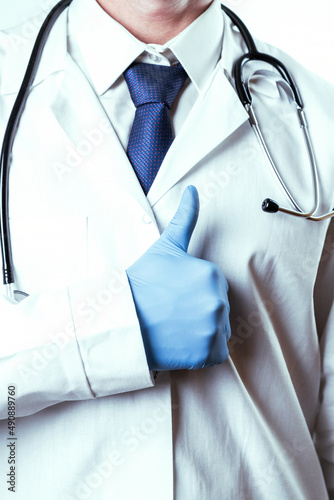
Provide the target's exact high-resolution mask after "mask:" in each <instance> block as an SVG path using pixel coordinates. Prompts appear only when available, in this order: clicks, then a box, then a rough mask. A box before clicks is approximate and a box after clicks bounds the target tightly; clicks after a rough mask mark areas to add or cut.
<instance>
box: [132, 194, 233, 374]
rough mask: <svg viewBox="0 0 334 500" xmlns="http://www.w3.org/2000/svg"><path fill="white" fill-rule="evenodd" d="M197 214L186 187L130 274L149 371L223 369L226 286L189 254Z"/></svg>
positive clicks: (221, 277) (209, 267)
mask: <svg viewBox="0 0 334 500" xmlns="http://www.w3.org/2000/svg"><path fill="white" fill-rule="evenodd" d="M198 213H199V199H198V193H197V189H196V188H195V187H194V186H188V187H187V188H186V190H185V191H184V193H183V196H182V199H181V202H180V205H179V208H178V210H177V212H176V214H175V215H174V218H173V219H172V220H171V222H170V223H169V225H168V227H167V228H166V229H165V231H164V232H163V234H162V235H161V236H160V238H159V240H157V241H156V242H155V243H154V244H153V245H152V246H151V247H150V248H149V249H148V250H147V251H146V252H145V253H144V254H143V255H142V256H141V257H140V258H139V259H138V260H137V261H136V262H135V263H134V264H133V265H132V266H131V267H129V269H127V271H126V272H127V275H128V279H129V283H130V286H131V290H132V295H133V298H134V302H135V305H136V310H137V316H138V319H139V323H140V327H141V332H142V336H143V341H144V346H145V351H146V356H147V360H148V365H149V367H150V369H151V370H157V371H163V370H180V369H197V368H203V367H205V366H213V365H216V364H220V363H223V362H224V361H225V360H226V359H227V357H228V349H227V345H226V343H227V340H228V339H229V337H230V324H229V303H228V298H227V289H228V286H227V282H226V279H225V277H224V275H223V273H222V272H221V271H220V269H219V267H218V266H217V265H215V264H212V263H211V262H208V261H205V260H201V259H197V258H195V257H192V256H190V255H188V254H187V249H188V245H189V241H190V238H191V235H192V232H193V230H194V228H195V225H196V222H197V218H198Z"/></svg>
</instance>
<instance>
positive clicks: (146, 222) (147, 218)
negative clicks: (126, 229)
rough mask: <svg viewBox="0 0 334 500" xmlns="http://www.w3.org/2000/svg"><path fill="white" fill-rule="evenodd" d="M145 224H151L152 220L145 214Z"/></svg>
mask: <svg viewBox="0 0 334 500" xmlns="http://www.w3.org/2000/svg"><path fill="white" fill-rule="evenodd" d="M143 222H144V224H151V222H152V219H151V218H150V217H149V216H148V215H147V214H145V215H144V216H143Z"/></svg>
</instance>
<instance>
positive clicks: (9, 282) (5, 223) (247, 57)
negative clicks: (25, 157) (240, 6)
mask: <svg viewBox="0 0 334 500" xmlns="http://www.w3.org/2000/svg"><path fill="white" fill-rule="evenodd" d="M71 2H72V0H61V1H60V2H59V3H58V4H57V5H56V6H55V7H54V8H53V9H52V10H51V12H50V13H49V15H48V16H47V17H46V19H45V21H44V23H43V25H42V27H41V29H40V31H39V33H38V36H37V39H36V42H35V44H34V48H33V51H32V53H31V56H30V60H29V63H28V66H27V70H26V73H25V76H24V79H23V82H22V84H21V88H20V90H19V93H18V96H17V98H16V101H15V103H14V106H13V109H12V112H11V114H10V117H9V121H8V124H7V128H6V131H5V135H4V140H3V144H2V150H1V156H0V189H1V194H0V196H1V214H0V237H1V252H2V262H3V283H4V285H5V286H6V290H7V295H9V296H10V297H14V295H15V297H16V298H17V296H18V295H20V294H21V295H22V296H26V295H27V294H25V293H24V292H20V291H17V290H14V268H13V259H12V251H11V239H10V228H9V217H8V205H9V204H8V201H9V170H10V164H11V155H12V148H13V143H14V138H15V135H16V131H17V128H18V124H19V121H20V118H21V115H22V113H23V110H24V107H25V103H26V101H27V98H28V95H29V91H30V88H31V85H32V84H33V81H34V78H35V75H36V72H37V69H38V66H39V62H40V59H41V56H42V52H43V49H44V46H45V43H46V40H47V38H48V36H49V33H50V31H51V29H52V26H53V25H54V23H55V21H56V20H57V18H58V17H59V15H60V14H61V13H62V12H63V10H64V9H66V7H68V6H69V5H70V3H71ZM221 8H222V9H223V11H224V12H225V13H226V14H227V15H228V16H229V17H230V19H231V20H232V22H233V23H234V24H235V25H236V27H237V28H238V30H239V32H240V34H241V36H242V37H243V39H244V41H245V43H246V46H247V49H248V52H247V53H246V54H244V55H242V56H241V57H240V58H239V59H238V60H237V61H236V62H235V63H234V67H233V77H234V82H235V88H236V92H237V94H238V97H239V99H240V101H241V102H242V104H243V106H244V108H245V110H246V111H247V113H248V115H249V121H250V124H251V126H252V128H253V130H254V132H255V135H256V137H257V139H258V141H259V144H260V146H261V148H262V150H263V151H264V154H265V155H266V158H267V159H268V162H269V165H270V167H271V169H272V171H273V173H274V175H275V177H276V179H277V181H278V183H279V185H280V187H281V188H282V190H283V192H284V193H285V195H286V196H287V198H288V200H289V201H290V203H291V205H292V207H293V208H292V209H291V208H290V209H289V208H284V207H281V206H279V205H278V203H276V202H275V201H274V200H271V199H270V198H266V199H265V200H264V201H263V203H262V210H263V211H265V212H269V213H275V212H278V211H280V212H284V213H286V214H290V215H296V216H298V217H304V218H307V219H310V220H313V221H321V220H324V219H327V218H328V217H333V216H334V211H330V212H328V213H326V214H323V215H321V216H317V217H315V216H314V214H315V212H316V211H317V210H318V208H319V179H318V169H317V164H316V159H315V155H314V151H313V147H312V143H311V139H310V135H309V132H308V127H307V122H306V118H305V115H304V111H303V102H302V100H301V97H300V94H299V92H298V89H297V87H296V85H295V83H294V81H293V79H292V77H291V75H290V74H289V72H288V70H287V69H286V68H285V66H284V65H283V64H282V63H281V62H280V61H279V60H278V59H276V58H275V57H272V56H270V55H268V54H264V53H261V52H258V50H257V48H256V45H255V42H254V40H253V38H252V36H251V34H250V33H249V31H248V29H247V28H246V26H245V24H244V23H243V22H242V21H241V19H240V18H239V17H238V16H237V15H236V14H234V12H232V11H231V10H230V9H229V8H228V7H226V6H224V5H221ZM249 61H262V62H265V63H268V64H270V65H271V66H273V67H274V68H275V69H276V70H277V71H278V73H279V74H280V75H281V77H282V78H283V80H284V81H285V82H286V84H287V85H288V86H289V88H290V91H291V93H292V97H293V100H294V103H295V105H296V110H297V115H298V119H299V123H300V127H301V129H302V131H303V135H304V139H305V145H306V148H307V152H308V157H309V161H310V164H311V171H312V179H313V187H314V202H313V207H312V209H311V210H309V211H308V212H305V211H303V210H302V209H301V208H300V206H299V205H298V203H297V202H296V200H295V198H294V197H293V195H292V194H291V191H290V190H289V189H288V187H287V185H286V184H285V182H284V180H283V179H282V177H281V176H280V173H279V172H278V170H277V167H276V165H275V163H274V161H273V159H272V156H271V154H270V151H269V149H268V147H267V145H266V142H265V140H264V137H263V134H262V132H261V129H260V126H259V123H258V121H257V118H256V115H255V111H254V109H253V106H252V96H251V93H250V90H249V85H248V83H249V79H247V81H246V82H245V80H244V75H243V72H244V67H245V65H246V64H247V63H248V62H249Z"/></svg>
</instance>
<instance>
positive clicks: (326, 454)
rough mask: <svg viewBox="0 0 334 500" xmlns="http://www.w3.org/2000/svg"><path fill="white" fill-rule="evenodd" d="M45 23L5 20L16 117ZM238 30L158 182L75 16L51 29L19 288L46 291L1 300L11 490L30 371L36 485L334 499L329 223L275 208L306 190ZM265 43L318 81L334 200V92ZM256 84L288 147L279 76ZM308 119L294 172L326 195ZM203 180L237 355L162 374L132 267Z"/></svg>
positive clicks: (316, 128)
mask: <svg viewBox="0 0 334 500" xmlns="http://www.w3.org/2000/svg"><path fill="white" fill-rule="evenodd" d="M32 38H33V37H31V38H29V37H28V38H25V39H24V38H22V31H20V28H18V29H17V30H14V31H13V32H12V33H11V34H9V35H8V34H7V35H4V34H1V40H0V41H1V48H0V55H1V62H0V67H1V73H2V78H1V82H0V85H1V86H0V92H1V94H0V111H1V120H2V121H1V123H2V125H1V131H3V123H4V122H5V121H6V119H7V118H8V114H9V112H10V109H11V106H12V104H13V102H14V98H15V96H16V93H17V91H18V88H19V84H20V82H21V79H22V76H23V72H24V69H25V67H26V62H27V58H28V54H29V53H30V51H31V46H32V42H33V39H32ZM223 45H224V48H223V55H222V60H221V62H220V63H219V64H218V65H217V68H216V71H215V73H214V75H213V76H212V79H211V80H210V82H209V84H208V87H207V90H206V91H205V92H203V93H202V94H201V96H200V98H199V99H198V101H197V103H196V104H195V106H194V107H193V109H192V111H191V113H190V115H189V117H188V119H187V121H186V123H185V124H184V126H183V128H182V130H181V132H180V133H179V134H178V136H177V138H176V140H175V141H174V143H173V145H172V147H171V148H170V150H169V152H168V154H167V156H166V158H165V161H164V163H163V165H162V167H161V169H160V171H159V173H158V175H157V178H156V180H155V182H154V184H153V186H152V188H151V190H150V192H149V194H148V196H147V198H146V197H145V195H144V194H143V192H142V190H141V188H140V186H139V184H138V181H137V179H136V176H135V174H134V172H133V170H132V168H131V166H130V164H129V162H128V160H127V157H126V154H125V152H124V150H123V148H122V147H121V145H120V143H119V140H118V138H117V136H116V134H115V132H114V130H113V128H112V126H111V125H110V123H109V122H108V119H107V117H106V115H105V112H104V110H103V108H102V107H101V105H100V103H99V101H98V98H97V97H96V95H95V93H94V91H93V90H92V88H91V87H90V85H89V83H88V82H87V81H86V79H85V77H84V76H83V74H82V73H81V71H80V70H79V69H78V68H77V66H76V65H75V64H74V62H73V60H72V59H71V58H70V56H69V55H68V54H67V51H66V13H64V14H62V15H61V17H60V18H59V20H58V21H57V23H56V25H55V27H54V29H53V30H52V32H51V35H50V38H49V41H48V43H47V46H46V48H45V52H44V56H43V59H42V63H41V65H40V68H39V70H38V73H37V76H36V80H35V83H34V87H33V89H32V92H31V95H30V98H29V100H28V102H27V105H26V110H25V112H24V114H23V116H22V119H21V123H20V126H19V129H18V133H17V138H16V141H15V146H14V151H13V164H12V169H11V177H10V223H11V236H12V246H13V259H14V263H15V273H16V277H17V286H18V287H19V288H20V289H21V290H23V291H25V292H27V293H29V294H30V297H29V298H27V299H25V300H24V301H23V302H21V303H20V304H19V305H18V304H12V303H11V302H10V301H9V300H8V299H6V297H5V296H2V297H1V299H0V318H1V340H0V385H1V387H0V390H1V397H0V401H1V418H2V419H4V420H3V422H1V435H2V440H1V449H0V481H2V482H1V484H0V492H1V498H7V496H8V498H11V497H10V494H11V493H10V492H8V490H7V485H6V484H5V481H4V478H5V477H6V473H7V472H8V470H7V469H8V463H7V449H6V446H5V444H4V443H5V440H6V438H7V437H8V430H7V421H6V415H7V387H8V385H10V384H16V385H17V413H18V415H19V416H22V418H20V419H19V420H18V421H17V437H18V452H17V453H18V462H17V474H18V482H17V493H16V498H17V499H20V500H25V499H27V498H34V500H42V499H43V500H44V499H46V498H47V499H48V500H73V499H74V498H75V499H80V498H89V499H94V500H97V499H98V500H106V499H109V498H115V499H116V498H117V499H122V500H123V499H124V500H128V499H132V498H136V499H147V500H151V499H153V498H159V500H172V499H173V498H176V499H177V500H194V499H198V500H199V499H201V500H202V499H207V500H216V499H217V500H218V499H223V498H224V499H225V498H226V499H233V500H234V499H236V498H240V499H243V500H246V499H247V500H248V499H254V500H260V499H261V500H265V499H266V500H267V499H268V498H270V499H273V500H274V499H281V498H286V499H294V500H297V499H299V500H305V499H307V500H315V499H317V500H325V499H326V498H328V497H327V493H326V487H325V482H324V479H323V475H322V472H321V467H320V462H319V457H318V455H317V452H316V449H315V446H314V443H313V440H312V439H313V436H314V433H315V431H316V429H318V431H317V432H318V435H317V446H318V448H319V454H320V457H321V460H322V461H323V462H324V467H325V472H326V471H327V481H328V484H329V485H330V488H331V492H332V493H331V494H332V498H334V496H333V488H334V483H333V475H332V472H331V470H332V465H331V464H333V439H334V438H333V436H334V434H333V431H334V424H333V376H334V375H333V369H334V360H333V328H332V327H331V324H332V325H333V317H332V318H331V317H330V311H331V309H333V308H332V303H333V293H332V292H333V290H332V288H333V287H332V283H331V281H332V280H330V279H328V273H329V269H330V266H332V264H331V260H332V254H333V248H332V240H331V238H330V237H329V239H327V243H326V244H325V238H326V233H327V230H328V227H329V222H328V221H326V222H322V223H313V222H310V221H306V220H299V219H298V218H296V217H289V216H287V215H284V214H276V215H268V214H265V213H263V212H262V211H261V203H262V201H263V199H264V198H266V197H268V196H269V197H271V198H274V199H276V200H277V201H278V202H281V203H282V204H287V203H288V202H287V201H286V200H285V198H284V195H283V194H282V192H281V190H280V188H279V186H278V185H277V183H276V182H275V180H274V177H273V174H272V173H271V171H270V168H269V167H268V165H267V163H266V159H265V157H264V155H263V154H262V152H261V151H260V150H259V147H258V145H257V140H256V137H255V135H254V134H253V132H252V130H251V128H250V126H249V123H248V119H247V114H246V112H245V111H244V109H243V107H242V105H241V104H240V102H239V100H238V97H237V96H236V93H235V91H234V89H233V86H232V85H231V83H230V81H231V78H230V75H231V67H232V63H233V61H234V60H235V59H236V58H237V57H238V56H239V55H241V53H242V52H243V51H244V47H243V45H242V44H240V38H239V35H238V34H237V33H236V32H235V31H234V30H233V29H231V27H230V23H229V22H227V23H226V27H225V31H224V40H223ZM241 45H242V46H241ZM261 47H262V48H263V50H266V51H268V50H270V51H271V53H272V54H273V55H276V56H277V55H279V57H280V58H283V59H284V61H285V62H286V63H287V64H288V65H289V67H290V69H291V70H292V71H293V74H294V77H295V79H296V80H297V83H298V85H299V87H300V90H301V94H302V96H303V100H304V103H305V109H306V110H307V116H308V121H309V125H310V132H311V136H312V140H313V143H314V145H315V152H316V156H317V160H318V163H319V168H320V185H321V200H322V201H321V210H322V211H327V210H328V209H329V208H330V207H332V206H334V205H333V203H334V176H333V158H334V145H333V137H334V125H333V111H334V104H333V103H334V90H333V88H332V87H331V86H330V85H329V84H327V83H326V82H325V81H322V80H321V79H320V78H318V77H315V76H313V75H311V74H310V73H308V72H306V71H305V70H304V69H302V68H301V67H299V66H298V65H297V64H296V63H294V62H292V61H291V60H289V58H288V57H287V56H285V55H283V54H280V53H278V52H276V50H274V49H273V48H270V47H268V46H265V45H264V44H262V45H261ZM4 48H5V50H4ZM254 85H256V86H257V88H258V90H259V93H260V94H259V95H260V99H261V100H263V103H264V104H265V107H264V108H262V111H261V112H260V111H259V113H260V114H261V117H262V118H263V119H264V120H267V122H266V124H267V125H266V127H267V129H269V133H270V134H271V135H270V136H269V142H271V144H274V141H275V138H278V139H280V138H281V134H282V135H283V134H284V127H285V122H283V125H284V126H282V123H279V121H278V119H279V117H280V116H281V115H280V113H281V111H280V109H281V108H278V107H277V104H278V101H279V99H278V96H279V91H278V90H277V89H278V87H276V86H270V85H269V86H267V85H266V81H265V80H263V79H262V78H261V75H260V76H259V78H258V79H257V81H256V82H255V83H254ZM268 102H270V109H269V107H268ZM268 113H270V114H268ZM275 113H277V114H275ZM268 120H269V121H268ZM286 126H287V127H288V124H287V125H286ZM294 130H296V128H294ZM296 133H298V127H297V131H296ZM289 135H290V132H289V129H288V134H287V135H285V136H284V141H283V140H281V141H280V142H279V144H280V148H281V149H280V150H279V153H277V154H278V156H279V157H280V160H281V161H280V172H281V174H282V175H283V176H284V178H285V179H287V182H288V185H289V186H291V189H292V188H293V193H294V196H295V197H296V198H297V200H298V201H299V202H300V203H301V204H302V205H303V207H305V208H308V206H309V205H310V204H312V201H311V200H312V196H313V190H312V186H311V184H310V174H309V167H308V163H306V164H305V161H304V160H303V161H302V162H301V165H299V166H298V165H297V166H295V165H294V164H295V159H296V158H297V159H298V158H299V157H302V156H303V154H304V153H302V149H301V148H300V147H299V146H297V147H296V146H295V142H292V146H291V145H290V143H289V141H288V138H287V136H289ZM285 156H288V162H287V161H284V158H285ZM189 184H194V185H195V186H196V187H197V188H198V190H199V193H200V200H201V210H200V217H199V221H198V224H197V226H196V229H195V231H194V234H193V237H192V240H191V243H190V247H189V253H191V254H192V255H195V256H197V257H199V258H203V259H206V260H210V261H213V262H216V263H217V264H218V265H219V266H220V267H221V269H222V270H223V272H224V273H225V275H226V278H227V281H228V283H229V286H230V292H229V297H230V303H231V324H232V337H231V341H230V353H231V355H230V358H229V360H228V361H227V362H226V363H225V364H223V365H221V366H217V367H213V368H208V369H204V370H199V371H193V372H187V371H181V372H175V373H168V372H167V373H159V374H157V376H156V379H154V377H153V374H152V373H150V371H149V370H148V367H147V363H146V358H145V352H144V348H143V344H142V340H141V335H140V329H139V325H138V321H137V318H136V312H135V307H134V304H133V301H132V297H131V291H130V289H129V286H128V283H127V279H126V275H125V272H124V270H125V269H126V268H127V267H128V266H130V265H131V263H132V262H134V261H135V260H136V259H137V258H138V257H139V256H140V255H141V254H142V253H143V252H144V251H145V250H146V249H147V248H148V247H149V246H150V245H151V244H152V243H153V242H154V241H155V240H156V239H157V238H158V237H159V234H160V233H161V231H162V230H163V229H164V228H165V227H166V225H167V224H168V222H169V220H170V219H171V217H172V215H173V214H174V212H175V210H176V208H177V206H178V203H179V200H180V197H181V194H182V192H183V190H184V188H185V187H186V186H187V185H189ZM319 266H320V267H319ZM314 288H315V290H316V293H315V300H314V293H313V291H314ZM171 314H172V312H171ZM332 315H333V312H332ZM317 326H318V328H317ZM319 338H320V343H321V350H320V343H319ZM321 357H323V360H324V361H323V375H321V373H322V360H321ZM321 378H322V381H323V383H325V382H326V384H325V385H324V386H322V389H321V390H320V382H321ZM330 384H331V385H330ZM322 398H323V400H324V403H323V404H322V406H321V409H320V418H318V410H319V402H320V401H322ZM173 443H174V444H173ZM173 463H174V465H175V466H174V467H173Z"/></svg>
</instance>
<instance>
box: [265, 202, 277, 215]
mask: <svg viewBox="0 0 334 500" xmlns="http://www.w3.org/2000/svg"><path fill="white" fill-rule="evenodd" d="M262 210H263V211H264V212H267V213H269V214H275V213H276V212H278V210H279V205H278V203H276V201H274V200H271V199H270V198H266V199H265V200H263V202H262Z"/></svg>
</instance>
